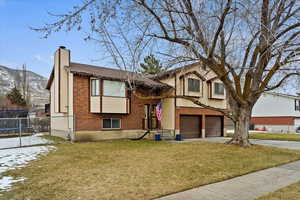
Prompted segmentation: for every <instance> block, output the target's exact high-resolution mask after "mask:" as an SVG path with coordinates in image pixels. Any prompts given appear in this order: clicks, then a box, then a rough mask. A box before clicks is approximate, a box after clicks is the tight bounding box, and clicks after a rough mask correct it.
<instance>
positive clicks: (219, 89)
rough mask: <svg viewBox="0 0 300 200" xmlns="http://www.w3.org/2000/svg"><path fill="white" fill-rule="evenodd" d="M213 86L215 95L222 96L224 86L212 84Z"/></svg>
mask: <svg viewBox="0 0 300 200" xmlns="http://www.w3.org/2000/svg"><path fill="white" fill-rule="evenodd" d="M214 86H215V94H217V95H224V85H223V83H214Z"/></svg>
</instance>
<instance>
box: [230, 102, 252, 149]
mask: <svg viewBox="0 0 300 200" xmlns="http://www.w3.org/2000/svg"><path fill="white" fill-rule="evenodd" d="M234 114H235V115H236V117H235V119H236V121H234V135H233V136H232V139H231V140H230V141H228V144H236V145H240V146H242V147H248V146H250V145H251V143H250V142H249V140H248V136H249V125H250V119H251V108H249V107H239V108H238V109H236V110H235V113H234Z"/></svg>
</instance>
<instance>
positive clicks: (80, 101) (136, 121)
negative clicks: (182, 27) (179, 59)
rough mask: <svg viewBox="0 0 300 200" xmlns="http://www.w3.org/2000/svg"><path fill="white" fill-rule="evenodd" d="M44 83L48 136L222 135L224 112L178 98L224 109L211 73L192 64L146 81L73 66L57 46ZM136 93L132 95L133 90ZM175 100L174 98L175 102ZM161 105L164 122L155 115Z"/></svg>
mask: <svg viewBox="0 0 300 200" xmlns="http://www.w3.org/2000/svg"><path fill="white" fill-rule="evenodd" d="M54 60H55V61H54V67H53V70H52V73H51V75H50V78H49V80H48V84H47V89H49V90H50V91H51V105H50V110H51V132H52V134H53V135H58V136H62V137H66V136H67V135H68V134H69V135H70V136H71V137H72V138H73V139H74V140H78V141H79V140H80V141H83V140H104V139H117V138H133V137H138V136H140V135H141V134H143V133H144V132H145V130H152V132H155V131H156V130H163V131H168V132H170V133H171V134H172V135H173V136H174V137H175V135H177V134H180V135H181V137H182V138H199V137H212V136H222V135H223V133H224V130H223V129H224V116H223V114H222V113H220V112H217V111H214V110H210V109H206V108H202V107H200V106H198V105H195V104H194V103H192V102H191V101H189V100H186V99H182V98H176V96H179V95H185V96H191V97H195V98H199V99H200V101H201V102H202V103H205V104H207V105H210V106H213V107H217V108H221V109H226V105H227V104H226V100H225V95H226V94H225V90H224V87H223V84H222V82H221V81H220V80H218V79H217V78H216V76H215V74H214V73H213V72H211V71H209V70H208V69H206V68H205V67H203V66H200V65H199V64H191V65H187V66H184V67H180V68H176V69H174V70H170V71H167V72H164V73H162V74H160V75H158V76H156V77H151V78H147V77H145V76H141V75H139V74H136V73H133V72H128V71H123V70H118V69H112V68H105V67H98V66H91V65H86V64H79V63H73V62H71V56H70V50H67V49H66V48H65V47H60V48H59V49H58V50H57V51H56V52H55V56H54ZM133 89H134V90H133ZM174 96H175V97H174ZM159 103H161V104H162V120H161V123H159V122H158V120H157V118H156V114H155V107H156V105H157V104H159Z"/></svg>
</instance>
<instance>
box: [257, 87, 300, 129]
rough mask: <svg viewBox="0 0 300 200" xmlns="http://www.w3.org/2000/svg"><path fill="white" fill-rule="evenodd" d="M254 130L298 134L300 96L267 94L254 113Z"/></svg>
mask: <svg viewBox="0 0 300 200" xmlns="http://www.w3.org/2000/svg"><path fill="white" fill-rule="evenodd" d="M251 123H252V124H253V126H254V128H265V129H266V130H267V131H270V132H296V131H297V129H298V130H300V129H299V127H300V96H292V95H286V94H278V93H273V92H266V93H264V94H262V96H261V97H260V98H259V99H258V101H257V103H256V104H255V105H254V108H253V111H252V119H251Z"/></svg>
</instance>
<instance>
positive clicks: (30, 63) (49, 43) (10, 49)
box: [0, 0, 107, 77]
mask: <svg viewBox="0 0 300 200" xmlns="http://www.w3.org/2000/svg"><path fill="white" fill-rule="evenodd" d="M78 3H80V0H0V36H1V37H0V65H4V66H7V67H10V68H19V69H20V68H21V66H22V64H23V63H26V65H27V69H28V70H31V71H33V72H36V73H38V74H40V75H42V76H45V77H48V75H49V74H50V72H51V69H52V66H53V54H54V51H55V50H56V49H57V48H58V47H59V46H66V47H67V48H68V49H70V50H71V59H72V61H74V62H81V63H87V64H94V65H102V66H103V65H107V63H105V61H101V60H99V58H101V48H100V47H98V46H96V45H95V44H94V43H92V42H85V41H84V40H83V38H84V36H85V34H84V33H82V32H77V31H72V32H68V33H65V32H59V33H54V34H52V35H51V36H50V37H49V38H48V39H41V37H42V35H41V33H37V32H34V31H32V30H30V29H29V27H30V26H32V27H40V26H42V25H43V24H44V23H46V22H51V21H53V20H54V18H53V17H50V16H49V15H48V14H47V12H48V11H49V12H52V13H57V14H59V13H65V12H66V11H67V10H69V8H70V7H71V6H73V5H75V4H78ZM95 60H96V61H95Z"/></svg>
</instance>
